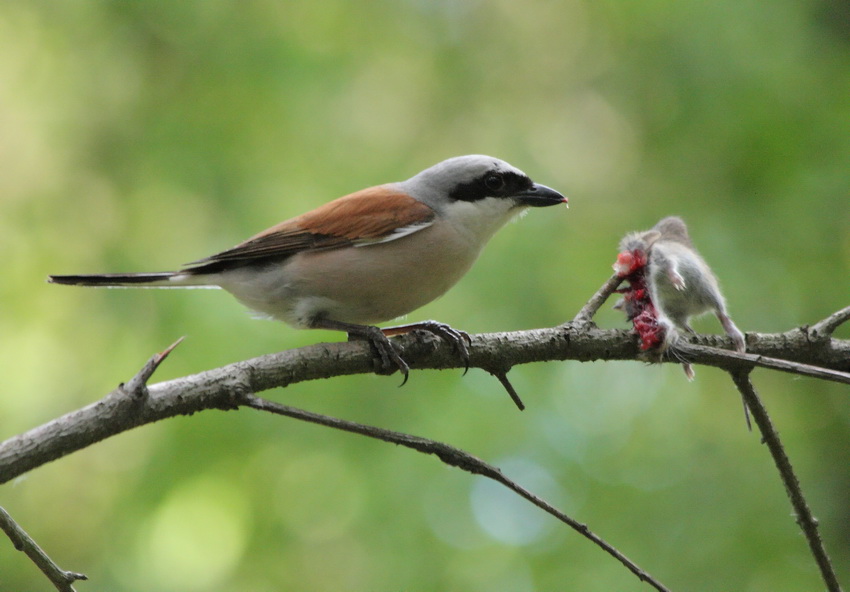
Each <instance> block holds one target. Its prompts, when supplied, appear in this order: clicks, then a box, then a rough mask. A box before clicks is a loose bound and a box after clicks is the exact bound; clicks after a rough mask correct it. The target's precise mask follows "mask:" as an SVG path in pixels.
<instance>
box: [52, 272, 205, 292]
mask: <svg viewBox="0 0 850 592" xmlns="http://www.w3.org/2000/svg"><path fill="white" fill-rule="evenodd" d="M47 281H48V282H50V283H51V284H64V285H66V286H99V287H103V288H192V287H203V286H209V287H217V286H210V285H209V282H208V280H205V279H204V277H203V275H195V274H192V273H187V272H185V271H162V272H158V273H102V274H92V275H51V276H48V277H47Z"/></svg>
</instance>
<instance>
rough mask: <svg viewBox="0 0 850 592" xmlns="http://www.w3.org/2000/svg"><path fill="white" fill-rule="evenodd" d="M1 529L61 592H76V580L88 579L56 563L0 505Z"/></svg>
mask: <svg viewBox="0 0 850 592" xmlns="http://www.w3.org/2000/svg"><path fill="white" fill-rule="evenodd" d="M0 529H2V530H3V532H5V533H6V536H7V537H9V539H10V540H11V541H12V544H13V545H14V546H15V549H17V550H18V551H22V552H23V553H24V554H25V555H26V556H27V557H29V558H30V559H31V560H32V562H33V563H35V565H36V566H37V567H38V569H40V570H41V572H42V573H43V574H44V575H45V576H47V579H49V580H50V581H51V583H52V584H53V585H54V586H55V587H56V589H57V590H59V592H74V582H76V581H78V580H87V579H88V577H86V576H85V575H83V574H80V573H75V572H73V571H65V570H64V569H61V568H60V567H59V566H58V565H56V563H54V562H53V560H52V559H51V558H50V557H48V555H47V553H45V552H44V551H43V550H42V548H41V547H39V546H38V543H36V542H35V541H34V540H33V538H32V537H31V536H30V535H28V534H27V533H26V531H25V530H24V529H23V528H21V527H20V525H19V524H18V523H17V522H15V520H14V519H13V518H12V517H11V516H10V515H9V513H8V512H7V511H6V510H5V509H3V508H2V507H0Z"/></svg>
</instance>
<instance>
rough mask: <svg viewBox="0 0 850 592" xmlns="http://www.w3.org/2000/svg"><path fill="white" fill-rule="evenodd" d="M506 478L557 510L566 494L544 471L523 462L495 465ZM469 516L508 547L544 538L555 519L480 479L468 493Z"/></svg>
mask: <svg viewBox="0 0 850 592" xmlns="http://www.w3.org/2000/svg"><path fill="white" fill-rule="evenodd" d="M497 466H499V467H500V468H501V469H502V471H503V472H504V473H505V475H507V476H509V477H510V478H511V479H513V480H514V481H516V482H517V483H519V484H520V485H522V486H523V487H524V488H526V489H528V490H530V491H532V492H533V493H535V494H536V495H538V496H540V497H542V498H543V499H545V500H546V501H548V502H549V503H551V504H553V505H554V506H556V507H561V505H562V502H563V499H564V498H565V497H566V494H565V492H564V491H563V490H562V489H561V487H560V486H559V485H558V483H557V482H556V481H555V480H554V479H553V478H552V476H551V475H550V474H549V472H548V471H547V470H546V469H544V468H543V467H541V466H539V465H537V464H534V463H532V462H529V461H527V460H524V459H518V458H515V459H509V460H506V461H502V462H500V463H498V464H497ZM470 502H471V504H472V512H473V514H474V515H475V519H476V521H477V522H478V524H479V526H480V527H481V528H482V529H484V531H485V532H487V534H489V535H490V536H492V537H493V538H495V539H497V540H499V541H501V542H503V543H507V544H509V545H529V544H531V543H534V542H536V541H538V540H540V539H541V538H543V537H544V536H545V535H546V534H547V533H548V532H549V531H550V530H551V529H552V527H553V526H554V525H555V522H556V521H555V519H554V518H553V517H551V516H549V515H548V514H546V513H545V512H544V511H543V510H541V509H540V508H538V507H536V506H534V505H532V504H531V502H529V501H527V500H525V499H524V498H521V497H519V496H518V495H517V494H516V493H514V492H513V491H511V490H509V489H507V488H506V487H505V486H503V485H500V484H498V483H496V482H495V481H492V480H490V479H485V478H483V477H481V478H478V479H476V481H475V485H473V487H472V492H471V493H470Z"/></svg>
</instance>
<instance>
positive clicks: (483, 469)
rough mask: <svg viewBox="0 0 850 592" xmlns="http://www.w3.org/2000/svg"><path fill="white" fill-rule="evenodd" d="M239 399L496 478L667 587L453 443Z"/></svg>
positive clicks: (643, 575)
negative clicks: (388, 443) (434, 457)
mask: <svg viewBox="0 0 850 592" xmlns="http://www.w3.org/2000/svg"><path fill="white" fill-rule="evenodd" d="M243 402H244V404H245V405H247V406H248V407H251V408H253V409H258V410H260V411H268V412H269V413H274V414H276V415H284V416H286V417H292V418H295V419H300V420H302V421H308V422H311V423H316V424H319V425H323V426H327V427H330V428H334V429H337V430H343V431H346V432H351V433H354V434H360V435H361V436H366V437H369V438H375V439H378V440H382V441H384V442H390V443H393V444H398V445H399V446H405V447H406V448H411V449H413V450H416V451H418V452H422V453H424V454H433V455H435V456H437V457H439V458H440V460H441V461H443V462H444V463H446V464H448V465H451V466H453V467H458V468H459V469H461V470H463V471H466V472H468V473H472V474H474V475H481V476H483V477H487V478H488V479H492V480H494V481H497V482H498V483H501V484H502V485H504V486H505V487H507V488H508V489H510V490H512V491H514V492H515V493H517V494H518V495H520V496H521V497H523V498H525V499H526V500H528V501H530V502H531V503H532V504H534V505H535V506H537V507H538V508H540V509H541V510H543V511H545V512H547V513H548V514H550V515H552V516H554V517H555V518H557V519H558V520H560V521H561V522H563V523H564V524H567V525H568V526H570V527H571V528H572V529H573V530H575V531H577V532H578V533H579V534H581V535H582V536H584V537H585V538H587V539H588V540H590V541H591V542H593V543H594V544H595V545H597V546H599V547H601V548H602V549H603V550H604V551H605V552H606V553H608V554H609V555H611V556H612V557H614V558H615V559H617V561H619V562H620V563H622V564H623V565H624V566H625V567H626V568H628V569H629V571H631V572H632V573H633V574H635V575H636V576H637V577H638V578H639V579H640V580H641V581H643V582H646V583H647V584H649V585H650V586H652V587H653V588H655V589H656V590H659V591H660V592H667V591H668V589H667V588H666V587H665V586H664V585H663V584H661V582H659V581H658V580H656V579H655V578H653V577H652V576H651V575H649V574H648V573H647V572H646V571H644V570H643V569H641V568H640V567H639V566H638V565H636V564H635V563H634V562H633V561H631V560H630V559H629V558H628V557H626V556H625V555H623V554H622V553H621V552H620V551H618V550H617V549H616V548H615V547H613V546H612V545H610V544H609V543H607V542H606V541H605V540H603V539H602V538H601V537H599V535H597V534H595V533H594V532H593V531H591V530H590V529H589V528H588V527H587V525H586V524H582V523H581V522H579V521H577V520H575V519H574V518H571V517H570V516H568V515H567V514H565V513H563V512H561V511H560V510H558V509H557V508H556V507H554V506H553V505H551V504H550V503H548V502H547V501H546V500H544V499H542V498H540V497H539V496H537V495H535V494H534V493H532V492H530V491H528V490H527V489H525V488H524V487H522V486H521V485H519V484H518V483H516V482H515V481H513V480H512V479H509V478H508V477H506V476H505V475H504V474H503V473H502V472H501V471H500V470H499V469H498V468H496V467H494V466H493V465H491V464H489V463H487V462H485V461H483V460H481V459H480V458H478V457H476V456H473V455H472V454H469V453H468V452H465V451H463V450H461V449H459V448H455V447H454V446H450V445H448V444H444V443H442V442H437V441H435V440H429V439H428V438H421V437H418V436H412V435H410V434H404V433H401V432H395V431H392V430H387V429H384V428H378V427H375V426H368V425H363V424H360V423H356V422H353V421H347V420H344V419H339V418H336V417H330V416H327V415H321V414H318V413H313V412H310V411H305V410H303V409H297V408H295V407H290V406H288V405H282V404H280V403H275V402H273V401H269V400H267V399H263V398H261V397H257V396H254V395H246V396H245V398H244V400H243Z"/></svg>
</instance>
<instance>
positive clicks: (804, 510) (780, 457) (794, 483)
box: [730, 370, 841, 592]
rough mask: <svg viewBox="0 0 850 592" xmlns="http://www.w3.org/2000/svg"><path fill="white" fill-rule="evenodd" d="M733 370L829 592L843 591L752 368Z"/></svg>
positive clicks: (739, 389) (736, 383) (733, 378)
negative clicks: (760, 394) (757, 387)
mask: <svg viewBox="0 0 850 592" xmlns="http://www.w3.org/2000/svg"><path fill="white" fill-rule="evenodd" d="M730 374H731V375H732V380H733V381H734V383H735V386H736V387H737V388H738V391H739V392H740V393H741V396H742V397H743V398H744V403H745V404H746V406H747V408H748V409H749V410H750V412H751V413H752V414H753V419H754V420H755V422H756V425H757V426H758V427H759V431H761V434H762V441H763V442H764V443H765V444H766V445H767V448H768V450H770V455H771V456H772V457H773V462H774V463H775V464H776V469H777V470H778V471H779V476H780V478H781V479H782V483H783V485H785V491H786V492H787V493H788V497H789V498H790V500H791V505H792V506H793V507H794V512H795V513H796V515H797V524H798V525H799V526H800V529H801V530H802V531H803V534H804V535H805V537H806V541H808V543H809V549H810V550H811V552H812V555H813V556H814V558H815V562H816V563H817V565H818V569H820V572H821V577H822V578H823V581H824V583H825V584H826V589H827V590H829V592H841V586H840V585H839V583H838V578H837V576H836V575H835V570H834V569H833V567H832V562H831V561H830V560H829V555H827V553H826V548H825V547H824V546H823V541H822V540H821V538H820V534H819V533H818V521H817V519H816V518H815V517H814V516H813V515H812V511H811V510H810V509H809V504H808V503H807V502H806V498H805V497H804V496H803V489H802V488H801V487H800V481H799V480H798V479H797V475H796V474H795V473H794V467H792V466H791V460H790V459H789V458H788V455H787V454H786V453H785V447H784V446H783V445H782V441H781V440H780V439H779V434H778V433H777V431H776V429H775V428H774V427H773V422H771V421H770V416H769V415H768V414H767V409H766V408H765V406H764V404H763V403H762V402H761V399H760V398H759V396H758V393H757V392H756V389H755V387H754V386H753V383H752V381H751V380H750V371H749V370H736V371H732V372H731V373H730Z"/></svg>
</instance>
